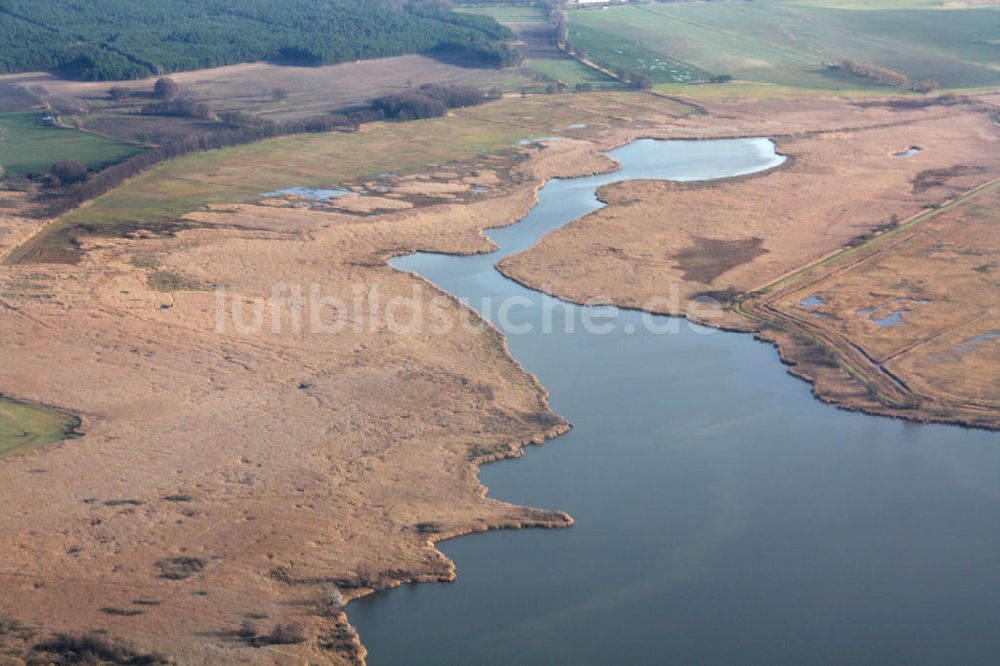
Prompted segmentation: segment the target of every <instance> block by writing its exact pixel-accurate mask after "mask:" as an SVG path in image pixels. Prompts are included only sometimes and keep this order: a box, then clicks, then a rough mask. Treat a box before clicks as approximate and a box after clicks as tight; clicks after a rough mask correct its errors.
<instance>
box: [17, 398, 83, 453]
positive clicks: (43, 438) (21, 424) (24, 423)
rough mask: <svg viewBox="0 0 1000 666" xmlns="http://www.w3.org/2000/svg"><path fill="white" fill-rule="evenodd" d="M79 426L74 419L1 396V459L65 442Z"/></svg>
mask: <svg viewBox="0 0 1000 666" xmlns="http://www.w3.org/2000/svg"><path fill="white" fill-rule="evenodd" d="M79 425H80V420H79V419H78V418H76V417H75V416H71V415H69V414H65V413H63V412H59V411H56V410H52V409H45V408H43V407H35V406H34V405H26V404H24V403H21V402H16V401H14V400H10V399H9V398H4V397H3V396H0V459H2V458H6V457H8V456H12V455H14V454H16V453H21V452H23V451H27V450H29V449H33V448H35V447H38V446H44V445H45V444H51V443H53V442H58V441H60V440H63V439H66V438H67V437H69V436H71V435H72V433H73V432H74V431H75V430H76V429H77V427H79Z"/></svg>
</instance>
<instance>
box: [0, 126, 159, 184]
mask: <svg viewBox="0 0 1000 666" xmlns="http://www.w3.org/2000/svg"><path fill="white" fill-rule="evenodd" d="M40 115H41V114H40V112H37V111H28V112H19V113H0V166H3V168H4V169H5V170H6V171H7V173H9V174H19V175H25V174H31V173H42V172H44V171H47V170H48V169H49V167H51V166H52V165H53V164H55V163H56V162H62V161H64V160H81V161H82V162H83V163H85V164H86V165H87V166H88V167H90V168H94V169H99V168H101V167H104V166H107V165H109V164H114V163H115V162H120V161H121V160H123V159H126V158H128V157H131V156H132V155H135V154H136V153H138V152H140V151H141V150H143V149H142V148H140V147H138V146H134V145H131V144H127V143H122V142H120V141H115V140H114V139H111V138H108V137H105V136H101V135H98V134H92V133H90V132H81V131H79V130H74V129H69V128H66V127H44V126H42V124H41V123H40V122H39V116H40Z"/></svg>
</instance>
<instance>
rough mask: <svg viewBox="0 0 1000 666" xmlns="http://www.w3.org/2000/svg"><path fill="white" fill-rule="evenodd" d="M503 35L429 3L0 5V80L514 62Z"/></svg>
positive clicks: (259, 0) (34, 0)
mask: <svg viewBox="0 0 1000 666" xmlns="http://www.w3.org/2000/svg"><path fill="white" fill-rule="evenodd" d="M512 39H513V33H511V32H510V30H509V29H507V28H505V27H503V26H501V25H500V24H499V23H497V22H496V21H494V20H493V19H491V18H489V17H486V16H477V15H470V14H460V13H456V12H451V11H448V10H447V9H446V5H441V4H440V3H437V2H434V1H426V2H406V3H404V4H401V5H399V6H392V3H390V2H388V1H386V0H383V1H381V2H380V1H377V0H254V1H253V2H247V1H246V0H158V2H135V1H134V0H2V2H0V72H16V71H29V70H38V69H42V70H60V71H61V72H63V73H64V74H68V75H73V76H76V77H79V78H84V79H90V80H118V79H135V78H144V77H148V76H150V75H155V74H163V73H167V72H176V71H183V70H189V69H198V68H204V67H217V66H220V65H227V64H235V63H239V62H252V61H256V60H269V59H273V60H279V61H285V62H294V63H297V64H307V65H319V64H331V63H338V62H345V61H352V60H361V59H366V58H377V57H384V56H395V55H402V54H406V53H424V52H432V51H435V50H450V51H459V52H461V53H464V54H468V55H470V56H472V57H474V58H476V59H478V60H480V61H481V62H483V63H484V64H488V65H492V66H504V65H508V64H512V63H513V62H516V60H517V52H516V50H515V49H513V48H511V47H510V45H509V44H508V43H507V42H509V41H510V40H512Z"/></svg>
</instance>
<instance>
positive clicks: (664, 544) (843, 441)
mask: <svg viewBox="0 0 1000 666" xmlns="http://www.w3.org/2000/svg"><path fill="white" fill-rule="evenodd" d="M610 155H611V156H612V157H614V158H615V159H616V160H618V161H619V162H621V163H622V164H623V169H622V170H621V171H618V172H616V173H613V174H606V175H601V176H595V177H589V178H578V179H567V180H553V181H550V182H549V183H548V184H547V185H546V186H545V188H544V189H543V190H542V191H541V194H540V200H539V203H538V205H537V206H536V207H535V208H534V209H533V210H532V211H531V213H530V214H529V215H528V216H527V217H526V218H525V219H524V220H523V221H522V222H520V223H518V224H516V225H513V226H511V227H507V228H503V229H496V230H492V231H490V232H489V235H490V237H491V238H493V239H494V240H495V241H496V242H497V243H498V244H499V245H500V246H501V248H502V249H501V250H499V251H497V252H494V253H492V254H489V255H479V256H471V257H458V256H444V255H436V254H425V253H420V254H415V255H411V256H408V257H403V258H399V259H396V260H394V261H393V266H395V267H396V268H398V269H400V270H406V271H413V272H416V273H419V274H420V275H422V276H424V277H426V278H428V279H429V280H431V281H433V282H435V283H436V284H437V285H439V286H440V287H441V288H442V289H444V290H446V291H448V292H450V293H451V294H453V295H455V296H458V297H462V298H466V299H468V300H469V302H470V303H471V304H472V305H473V306H474V307H477V308H481V309H482V310H483V311H486V313H487V314H488V315H489V317H490V318H491V319H492V320H493V321H494V322H495V323H497V324H498V325H501V328H503V329H507V330H508V332H511V334H510V335H509V343H510V350H511V353H512V354H513V355H514V356H515V357H516V358H517V359H518V360H519V361H520V362H521V363H522V364H523V365H524V366H525V367H526V368H527V369H528V370H529V371H531V372H533V373H535V374H537V375H538V377H539V379H540V380H541V382H542V384H544V386H545V387H546V388H547V389H548V390H549V391H550V392H551V402H552V407H553V409H554V410H556V411H557V412H559V413H560V414H562V415H563V416H565V417H566V418H567V419H569V420H570V421H571V422H572V423H573V429H572V430H571V431H570V432H569V433H568V434H566V435H564V436H562V437H560V438H557V439H555V440H552V441H549V442H547V443H546V444H545V445H543V446H541V447H530V448H529V449H528V450H527V451H526V453H525V456H524V457H523V458H521V459H519V460H512V461H505V462H500V463H494V464H489V465H486V466H484V467H483V468H482V470H481V478H482V480H483V482H484V483H485V484H486V485H487V486H489V488H490V494H491V495H492V496H494V497H497V498H499V499H503V500H506V501H510V502H513V503H517V504H526V505H531V506H537V507H544V508H550V509H562V510H565V511H567V512H569V513H570V514H571V515H572V516H573V517H574V519H575V520H576V524H575V525H574V526H573V527H571V528H569V529H563V530H520V531H502V532H491V533H487V534H477V535H472V536H466V537H462V538H459V539H455V540H452V541H448V542H444V543H441V544H439V546H440V547H441V549H442V550H443V551H444V552H445V553H446V554H447V555H448V556H449V557H450V558H452V559H453V560H454V561H455V564H456V567H457V572H458V580H457V581H456V582H455V583H452V584H437V583H435V584H423V585H410V586H404V587H402V588H398V589H396V590H393V591H390V592H384V593H379V594H375V595H372V596H370V597H367V598H365V599H361V600H358V601H355V602H353V603H351V604H350V605H349V606H348V608H347V610H348V614H349V616H350V619H351V621H352V622H353V623H354V625H355V626H356V627H357V628H358V630H359V631H360V634H361V638H362V640H363V642H364V643H365V645H366V646H367V648H368V649H369V652H370V656H369V663H370V664H371V665H372V666H388V665H395V664H408V665H412V664H440V665H444V664H490V665H493V664H574V665H575V664H685V665H690V664H699V665H707V664H720V665H721V664H726V665H732V664H762V665H763V664H767V665H773V664H997V663H1000V630H998V629H1000V434H998V433H990V432H985V431H974V430H963V429H960V428H956V427H948V426H928V425H915V424H911V423H906V422H903V421H898V420H892V419H887V418H880V417H873V416H867V415H863V414H855V413H850V412H845V411H841V410H838V409H836V408H834V407H831V406H828V405H824V404H822V403H820V402H818V401H817V400H816V399H814V398H813V397H812V395H811V393H810V388H809V386H808V385H807V384H805V383H804V382H802V381H800V380H797V379H795V378H793V377H791V376H789V375H788V374H787V373H786V371H785V368H784V367H783V366H782V365H781V363H780V362H779V360H778V356H777V353H776V352H775V350H774V348H773V347H771V346H769V345H766V344H763V343H760V342H757V341H755V340H754V339H753V338H752V337H751V336H749V335H744V334H735V333H726V332H721V331H713V330H710V329H705V328H702V327H699V326H696V325H692V324H689V323H687V322H686V321H683V320H679V319H676V318H669V317H653V316H650V315H644V314H642V313H638V312H634V311H622V310H617V309H614V308H608V309H605V312H604V314H606V315H608V316H607V318H606V320H604V322H605V323H612V324H613V325H612V327H611V329H610V330H609V331H607V332H604V333H593V332H587V331H586V330H584V327H583V326H581V325H578V324H577V325H575V326H574V332H573V333H566V332H565V331H566V320H567V319H568V320H570V321H572V322H580V321H582V320H583V319H584V318H585V316H586V315H585V314H584V312H583V311H584V310H585V309H584V308H582V307H577V306H571V305H568V304H565V303H562V302H561V301H558V300H556V299H553V298H550V297H548V296H544V295H542V294H540V293H538V292H535V291H532V290H529V289H526V288H524V287H521V286H519V285H517V284H515V283H514V282H512V281H510V280H507V279H506V278H504V277H503V276H502V275H501V274H500V273H498V272H497V271H496V270H495V268H494V264H495V262H497V261H499V260H500V259H501V258H503V257H505V256H508V255H509V254H513V253H515V252H519V251H522V250H524V249H527V248H528V247H530V246H531V245H532V244H533V243H534V242H535V241H536V240H537V239H538V238H540V237H541V236H542V235H544V234H545V233H548V232H549V231H551V230H553V229H555V228H557V227H559V226H562V225H564V224H566V223H568V222H569V221H571V220H573V219H575V218H578V217H580V216H582V215H585V214H587V213H588V212H591V211H593V210H596V209H597V208H599V207H600V206H601V204H600V202H598V201H597V200H596V198H595V197H594V189H595V188H596V187H598V186H600V185H602V184H605V183H609V182H614V181H618V180H625V179H634V178H666V179H675V180H704V179H711V178H719V177H726V176H733V175H738V174H745V173H751V172H754V171H760V170H763V169H767V168H771V167H775V166H778V165H779V164H780V163H781V161H782V158H781V157H780V156H778V155H776V154H775V152H774V145H773V144H772V143H771V142H770V141H768V140H766V139H741V140H726V141H698V142H686V141H667V142H664V141H651V140H643V141H637V142H634V143H632V144H630V145H629V146H626V147H623V148H620V149H618V150H615V151H612V152H611V153H610ZM664 215H665V216H666V215H669V210H664ZM511 298H518V299H522V300H521V301H519V302H520V303H521V306H519V307H518V308H516V309H512V310H511V311H510V312H508V313H507V314H508V315H509V317H507V319H509V320H510V321H505V322H501V321H500V320H499V317H498V315H497V313H496V308H494V307H489V308H487V307H484V305H483V304H484V303H488V304H491V306H492V305H496V304H498V303H501V302H504V299H511ZM525 303H530V305H525ZM546 318H547V319H548V320H549V321H550V323H551V326H548V327H547V326H546V325H545V322H546ZM526 327H530V328H531V330H530V331H529V332H520V333H517V334H514V333H513V331H520V330H521V329H524V328H526ZM547 329H551V330H547Z"/></svg>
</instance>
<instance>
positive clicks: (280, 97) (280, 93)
mask: <svg viewBox="0 0 1000 666" xmlns="http://www.w3.org/2000/svg"><path fill="white" fill-rule="evenodd" d="M271 99H273V100H274V101H275V102H284V101H285V100H286V99H288V91H287V90H285V89H284V88H275V89H274V90H272V91H271Z"/></svg>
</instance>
